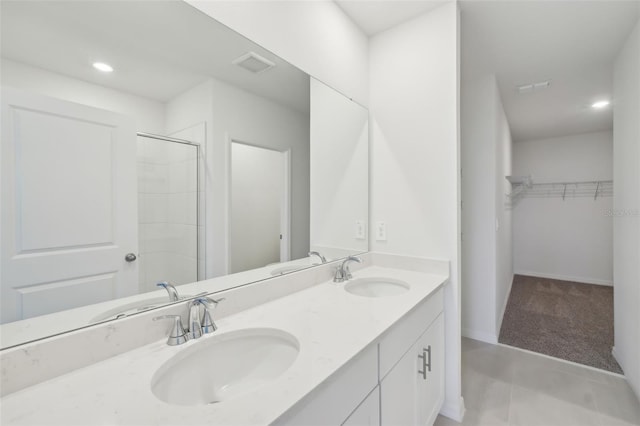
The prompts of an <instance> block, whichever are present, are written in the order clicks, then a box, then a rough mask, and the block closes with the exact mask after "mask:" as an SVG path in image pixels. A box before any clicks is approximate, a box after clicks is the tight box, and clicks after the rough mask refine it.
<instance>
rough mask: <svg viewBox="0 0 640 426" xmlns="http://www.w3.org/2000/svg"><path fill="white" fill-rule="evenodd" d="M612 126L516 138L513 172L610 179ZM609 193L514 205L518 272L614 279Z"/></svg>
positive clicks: (536, 177)
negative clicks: (538, 137)
mask: <svg viewBox="0 0 640 426" xmlns="http://www.w3.org/2000/svg"><path fill="white" fill-rule="evenodd" d="M612 156H613V136H612V133H611V132H610V131H605V132H597V133H587V134H580V135H570V136H565V137H559V138H552V139H544V140H534V141H526V142H517V143H515V144H514V147H513V173H514V175H518V176H519V175H525V176H526V175H532V177H533V181H534V183H544V182H566V181H593V180H611V179H612V178H613V157H612ZM611 208H612V198H611V197H602V196H601V197H598V199H597V200H594V199H593V197H576V198H572V197H567V198H566V199H565V200H564V201H563V200H562V198H561V197H549V198H529V197H526V196H525V197H523V198H522V199H520V200H518V202H517V204H516V205H515V207H514V210H513V216H514V217H513V221H514V222H513V236H514V242H513V250H514V268H515V272H516V273H517V274H522V275H532V276H541V277H549V278H556V279H564V280H569V281H577V282H585V283H592V284H603V285H612V284H613V220H612V218H611V216H610V215H608V214H607V212H608V211H609V210H610V209H611Z"/></svg>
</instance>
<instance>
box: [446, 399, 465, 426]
mask: <svg viewBox="0 0 640 426" xmlns="http://www.w3.org/2000/svg"><path fill="white" fill-rule="evenodd" d="M465 411H466V409H465V408H464V398H463V397H460V399H458V401H453V402H451V401H445V402H444V404H443V405H442V408H441V409H440V414H441V415H443V416H445V417H448V418H450V419H451V420H455V421H456V422H458V423H462V420H463V419H464V413H465Z"/></svg>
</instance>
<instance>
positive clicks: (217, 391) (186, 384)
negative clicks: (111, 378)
mask: <svg viewBox="0 0 640 426" xmlns="http://www.w3.org/2000/svg"><path fill="white" fill-rule="evenodd" d="M299 351H300V346H299V343H298V340H297V339H296V338H295V337H294V336H292V335H291V334H289V333H287V332H284V331H282V330H276V329H272V328H253V329H245V330H238V331H232V332H229V333H224V334H219V335H215V336H212V337H206V338H204V339H203V340H201V341H199V342H197V343H195V344H193V345H192V346H190V347H187V348H185V349H184V350H183V351H181V352H179V353H178V354H176V355H175V356H174V357H173V358H171V359H170V360H169V361H167V362H165V363H164V364H163V365H162V366H161V367H160V368H159V369H158V370H157V371H156V373H155V374H154V375H153V378H152V379H151V391H152V392H153V394H154V395H155V396H156V397H157V398H158V399H160V400H161V401H164V402H166V403H169V404H175V405H205V404H215V403H220V402H224V401H226V400H229V399H232V398H235V397H237V396H239V395H242V394H245V393H247V392H251V391H253V390H255V389H257V388H258V387H260V386H263V385H265V384H267V383H269V382H271V381H273V380H275V379H277V378H278V377H279V376H280V375H281V374H282V373H284V372H285V371H286V370H287V369H288V368H289V367H290V366H291V364H293V362H294V361H295V359H296V358H297V356H298V353H299Z"/></svg>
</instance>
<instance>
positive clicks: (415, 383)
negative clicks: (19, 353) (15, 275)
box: [1, 253, 449, 425]
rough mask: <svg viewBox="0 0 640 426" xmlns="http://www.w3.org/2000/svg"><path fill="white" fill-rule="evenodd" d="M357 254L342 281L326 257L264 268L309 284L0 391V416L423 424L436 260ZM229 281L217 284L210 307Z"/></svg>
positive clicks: (440, 273) (439, 373) (431, 358)
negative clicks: (318, 262) (206, 327)
mask: <svg viewBox="0 0 640 426" xmlns="http://www.w3.org/2000/svg"><path fill="white" fill-rule="evenodd" d="M363 259H364V262H363V265H356V266H355V267H352V269H353V270H354V271H353V278H352V279H351V280H348V281H345V282H343V283H334V282H333V280H332V279H331V277H332V275H333V273H334V270H335V268H336V265H335V264H328V265H324V266H320V267H317V268H314V269H311V270H305V271H300V272H296V273H293V274H291V275H288V276H287V277H274V278H272V279H271V280H270V281H273V283H277V282H278V280H286V281H288V282H289V283H291V282H293V281H295V280H310V281H314V280H315V281H316V282H315V283H314V284H313V285H311V286H309V287H307V288H305V289H302V290H300V291H295V290H293V287H291V284H283V285H288V286H290V287H291V288H292V291H291V292H290V293H289V294H286V295H284V296H283V297H280V298H278V299H276V300H271V301H265V303H259V304H256V305H255V306H254V307H252V308H249V309H242V310H238V311H237V312H228V313H229V314H228V315H226V316H224V315H223V310H222V309H221V312H220V315H218V316H217V318H216V323H217V325H218V327H219V328H218V330H217V331H215V332H214V333H211V334H208V335H205V336H203V337H201V338H200V339H197V340H190V341H188V342H187V343H184V344H182V345H178V346H168V345H167V343H166V338H162V339H161V340H159V341H155V342H153V343H151V344H146V345H144V346H141V347H139V348H137V349H134V350H131V351H128V352H124V353H121V354H119V355H117V356H115V357H112V358H110V359H106V360H104V361H101V362H97V363H95V364H92V365H88V366H86V367H84V368H81V369H77V370H72V371H69V372H67V373H66V374H64V375H61V376H59V377H57V378H53V379H51V380H48V381H45V382H42V383H39V384H36V385H34V386H30V387H27V388H24V389H22V390H19V391H17V392H14V393H11V394H9V395H6V396H5V397H3V399H2V400H1V403H2V423H3V424H7V425H11V424H65V425H69V424H96V425H97V424H131V425H134V424H135V425H138V424H212V425H216V424H219V425H233V424H254V425H265V424H278V425H300V424H305V425H313V424H317V425H326V424H347V425H386V424H387V425H391V424H407V425H408V424H432V423H433V421H434V420H435V417H436V415H437V413H438V412H439V410H440V408H441V405H442V401H443V395H444V363H445V360H444V321H443V287H444V286H445V285H446V282H447V280H448V274H449V273H448V262H437V261H427V260H423V259H409V261H407V260H406V259H404V260H402V261H400V260H401V259H402V258H400V257H398V256H387V255H380V254H375V253H368V254H365V255H363ZM394 264H395V265H394ZM396 265H399V266H402V267H403V268H402V269H401V268H400V267H398V266H396ZM385 283H390V284H388V285H387V284H385ZM354 288H355V289H354ZM240 290H241V289H232V290H229V291H226V292H223V293H221V295H223V296H224V297H225V298H226V300H224V301H222V302H221V303H220V305H221V306H222V305H223V304H225V303H227V302H229V303H233V302H234V298H237V297H241V296H240V294H239V291H240ZM183 305H184V306H182V307H181V308H182V309H183V310H184V311H185V313H186V303H185V304H183ZM174 306H176V305H174ZM169 309H170V307H167V308H164V309H159V310H157V311H155V315H158V313H159V312H160V313H163V312H162V311H163V310H169ZM150 318H151V316H150V315H149V320H150ZM132 319H133V318H125V319H123V320H122V321H124V322H126V321H131V320H132ZM118 321H120V320H116V322H118ZM166 325H167V329H169V328H170V327H169V324H166ZM89 330H90V329H88V330H85V332H89ZM121 332H123V333H124V332H128V333H130V334H135V333H144V329H135V328H132V329H130V330H128V331H127V330H122V331H121ZM61 338H64V336H63V337H61ZM54 339H55V338H54ZM25 350H27V351H28V348H25ZM68 350H69V351H74V350H80V351H81V350H82V348H81V347H77V348H76V347H69V348H68ZM200 351H202V352H201V353H202V354H205V355H206V356H204V357H202V358H201V361H197V359H198V357H197V353H198V352H200ZM206 351H209V352H208V355H207V352H206ZM194 354H196V356H193V355H194ZM40 355H41V356H44V354H43V353H41V354H40ZM49 355H50V356H61V355H60V354H54V353H52V354H49ZM216 357H217V358H216ZM252 357H253V358H252ZM210 360H213V361H210ZM32 361H34V362H37V361H36V360H32ZM173 370H175V371H177V372H178V373H179V374H177V375H175V377H192V378H191V379H187V381H186V386H187V387H184V386H185V383H182V384H179V383H178V381H177V380H176V379H175V378H174V379H172V380H169V381H167V380H163V377H165V376H166V375H167V374H168V373H171V372H172V371H173ZM249 370H251V371H249ZM211 371H218V373H216V374H211ZM5 373H6V372H5V371H3V377H4V375H5ZM221 376H225V378H221ZM202 377H206V378H207V380H204V381H202V380H200V378H202ZM189 380H192V381H193V386H191V387H189V386H188V385H189V383H190V382H189ZM216 381H218V383H216ZM172 384H173V386H174V389H173V390H172ZM180 386H183V387H184V388H180ZM185 389H188V391H185ZM176 390H177V391H176ZM211 395H215V397H212V396H211ZM212 398H213V400H212Z"/></svg>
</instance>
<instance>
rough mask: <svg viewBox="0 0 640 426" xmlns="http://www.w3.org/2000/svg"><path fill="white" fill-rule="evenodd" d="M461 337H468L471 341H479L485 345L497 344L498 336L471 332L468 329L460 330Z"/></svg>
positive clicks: (482, 332)
mask: <svg viewBox="0 0 640 426" xmlns="http://www.w3.org/2000/svg"><path fill="white" fill-rule="evenodd" d="M462 337H468V338H469V339H473V340H480V341H481V342H485V343H492V344H496V343H498V336H496V335H495V334H491V333H487V332H485V331H479V330H472V329H470V328H463V329H462Z"/></svg>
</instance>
